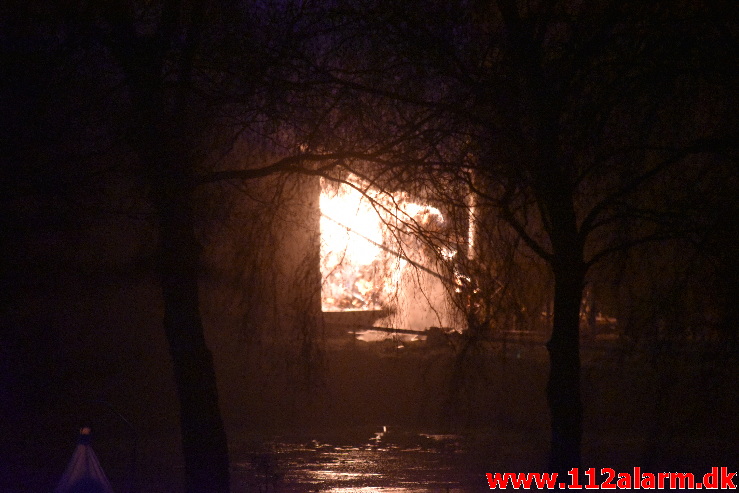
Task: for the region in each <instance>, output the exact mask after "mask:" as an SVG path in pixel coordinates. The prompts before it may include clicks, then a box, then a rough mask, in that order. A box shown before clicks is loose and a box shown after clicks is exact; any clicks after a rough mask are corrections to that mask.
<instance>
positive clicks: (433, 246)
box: [320, 176, 462, 331]
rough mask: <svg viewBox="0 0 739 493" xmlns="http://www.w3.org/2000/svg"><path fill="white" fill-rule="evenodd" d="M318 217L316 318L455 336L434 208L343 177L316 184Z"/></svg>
mask: <svg viewBox="0 0 739 493" xmlns="http://www.w3.org/2000/svg"><path fill="white" fill-rule="evenodd" d="M320 210H321V220H320V229H321V247H320V248H321V256H320V258H321V266H320V267H321V276H322V289H321V304H322V309H323V311H324V313H329V314H331V313H333V314H336V313H337V312H344V313H346V312H354V313H355V315H356V317H355V319H356V320H360V319H361V320H363V322H364V323H365V324H367V325H371V324H374V325H375V326H380V327H392V328H395V329H404V330H411V331H413V330H417V331H423V330H426V329H428V328H429V327H432V326H436V327H453V328H459V329H461V328H462V325H461V323H460V320H461V319H460V317H459V316H458V314H457V313H456V310H455V309H454V307H453V303H452V300H451V298H450V296H449V293H448V291H447V284H448V278H449V277H450V276H449V275H448V270H449V265H448V264H449V263H448V262H446V261H445V259H451V258H452V257H454V255H456V251H455V250H454V249H453V248H452V247H450V246H449V245H448V242H446V241H444V240H443V238H444V230H445V218H444V216H443V214H442V212H441V211H440V210H439V209H438V208H436V207H433V206H432V205H430V204H424V203H422V202H420V201H414V200H412V198H411V197H410V195H409V194H407V193H405V192H393V193H390V192H384V191H381V190H378V189H376V188H373V187H370V186H369V185H368V184H366V183H364V182H363V181H362V180H360V179H358V178H357V177H354V176H350V177H348V178H347V179H346V180H344V181H343V182H340V183H337V182H331V181H328V180H322V182H321V197H320ZM345 319H346V318H345Z"/></svg>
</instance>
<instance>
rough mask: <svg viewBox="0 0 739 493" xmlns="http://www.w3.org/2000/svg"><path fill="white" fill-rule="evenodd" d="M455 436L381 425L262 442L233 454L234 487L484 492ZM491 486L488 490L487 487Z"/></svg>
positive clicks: (355, 492)
mask: <svg viewBox="0 0 739 493" xmlns="http://www.w3.org/2000/svg"><path fill="white" fill-rule="evenodd" d="M468 452H469V451H468V450H466V449H465V446H464V439H463V438H462V437H461V436H459V435H435V434H422V433H410V432H404V431H396V430H395V429H391V428H389V427H380V428H379V429H378V430H377V431H375V432H368V433H367V434H366V435H365V436H364V438H363V439H362V437H352V438H347V437H331V438H324V439H321V440H318V439H311V440H299V439H289V438H285V437H281V438H276V439H274V440H272V441H269V442H267V443H264V444H262V447H261V450H260V451H259V453H256V452H246V453H243V454H242V457H234V459H235V464H234V471H233V476H234V480H235V482H236V484H235V488H234V490H235V491H263V492H268V491H269V492H272V491H275V492H288V493H292V492H317V491H320V492H332V493H367V492H381V493H429V492H440V493H446V492H449V493H471V492H476V491H485V490H486V489H487V488H485V486H487V485H486V482H485V476H484V473H483V472H480V471H474V470H473V467H471V465H470V461H469V453H468ZM488 491H489V490H488Z"/></svg>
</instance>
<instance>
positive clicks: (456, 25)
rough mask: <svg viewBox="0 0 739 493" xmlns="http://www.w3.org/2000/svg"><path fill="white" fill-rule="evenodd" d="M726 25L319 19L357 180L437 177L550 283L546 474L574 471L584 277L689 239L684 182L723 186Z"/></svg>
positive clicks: (436, 11) (439, 11)
mask: <svg viewBox="0 0 739 493" xmlns="http://www.w3.org/2000/svg"><path fill="white" fill-rule="evenodd" d="M730 11H731V9H730V7H729V5H728V4H727V3H726V2H715V3H714V4H712V7H706V6H699V5H692V4H691V5H679V6H677V5H673V4H670V5H667V4H664V3H659V2H656V3H648V4H643V3H638V2H599V3H597V4H590V3H588V4H580V3H576V2H566V1H563V2H546V3H531V2H518V1H515V0H500V1H497V2H489V3H481V2H432V3H430V4H429V3H427V2H424V3H420V2H410V3H408V2H406V3H403V4H402V5H392V6H390V5H385V4H378V3H374V2H365V3H360V4H357V3H356V2H352V4H351V5H350V4H342V3H339V5H338V6H337V7H336V8H335V9H333V10H331V11H330V13H329V14H328V15H326V19H328V20H327V21H326V22H327V23H332V22H333V24H332V26H333V33H334V40H337V41H336V43H335V45H333V46H335V49H334V50H325V51H324V52H322V53H321V55H322V56H321V57H318V58H317V59H316V62H315V67H314V71H315V72H314V73H315V74H316V75H315V77H316V78H317V79H319V80H323V81H324V83H325V84H331V85H333V86H334V87H336V88H337V89H336V91H337V93H339V94H341V93H342V92H341V91H343V94H345V95H346V96H344V100H345V101H350V103H349V104H346V105H345V106H342V107H341V109H337V108H335V107H334V108H333V109H332V111H333V112H334V113H335V114H337V115H341V119H340V118H338V117H337V121H341V123H342V124H345V125H344V127H343V128H349V129H350V131H351V132H354V134H355V135H356V136H357V141H358V142H361V145H363V146H365V148H372V147H371V144H369V142H375V147H374V148H375V149H382V150H383V152H384V153H385V158H384V159H383V161H384V162H382V163H379V164H380V165H379V166H378V167H377V168H375V170H376V171H375V173H374V175H373V174H372V172H368V174H369V175H372V176H373V181H375V182H377V183H382V182H383V181H385V182H386V183H392V182H393V180H395V183H405V184H408V183H412V182H414V181H418V180H419V177H420V176H421V174H423V173H425V174H426V175H427V176H428V175H434V174H437V175H438V174H441V175H448V176H453V177H454V178H452V179H451V180H449V179H448V180H447V181H446V184H445V186H448V183H450V182H451V181H455V182H456V183H458V184H459V188H458V189H460V190H464V189H465V188H466V190H468V191H469V193H470V194H471V195H472V196H473V197H474V202H475V204H476V206H475V207H476V214H477V215H478V216H479V222H480V224H481V225H485V224H493V223H495V224H498V225H500V224H503V225H504V226H505V230H507V231H506V232H505V233H504V237H505V236H507V237H515V238H517V239H518V240H519V241H520V243H521V245H523V246H525V248H526V249H527V250H528V251H530V252H533V253H534V254H536V255H537V256H538V257H540V258H541V259H542V260H543V261H544V262H546V264H548V266H549V268H550V269H551V275H552V278H553V283H554V302H553V320H552V332H551V338H550V339H549V342H548V343H547V349H548V351H549V356H550V374H549V383H548V388H547V398H548V403H549V408H550V412H551V427H552V439H551V455H550V459H551V463H550V466H551V469H552V470H553V471H557V472H560V473H564V472H565V471H567V470H569V469H570V468H572V467H579V466H580V465H581V457H580V454H581V452H580V449H581V447H580V444H581V439H582V402H581V394H580V366H581V364H580V308H581V299H582V295H583V288H584V285H585V282H586V276H587V274H588V272H589V271H590V270H591V268H592V267H593V266H594V265H596V264H599V263H600V262H603V261H606V260H608V259H612V258H613V256H614V255H616V254H617V253H618V252H623V251H627V250H629V249H631V248H634V247H636V246H639V245H649V244H651V243H660V242H665V241H669V240H671V239H674V238H686V237H689V236H691V235H701V234H702V232H701V231H705V230H701V228H700V225H699V224H697V223H696V222H695V221H692V220H691V219H692V217H693V216H692V214H693V213H694V212H695V209H691V207H693V206H694V205H695V201H696V197H700V194H699V195H696V193H695V190H693V189H689V188H686V187H685V186H684V184H685V181H684V180H686V179H687V180H698V181H699V182H701V183H712V178H711V177H716V176H721V175H723V174H724V173H725V172H727V170H728V174H729V175H731V171H730V170H731V169H733V168H732V166H733V165H732V164H731V162H732V161H731V159H732V158H731V154H732V153H735V144H734V143H733V142H735V140H736V136H737V130H736V119H735V115H732V114H731V112H730V111H728V110H727V106H731V104H726V101H731V98H732V96H731V90H730V87H731V86H732V85H733V84H735V82H736V75H735V73H734V72H733V71H732V70H731V69H728V68H727V66H726V65H725V64H724V60H731V59H733V55H731V49H732V48H729V47H734V48H735V47H736V46H737V39H736V36H735V35H734V34H732V32H731V29H730V28H729V24H728V23H727V21H726V19H728V18H730V17H731V16H730V15H729V14H730ZM326 32H332V31H331V29H330V28H327V29H326ZM732 81H733V82H732ZM338 104H341V102H340V103H337V106H338ZM685 115H690V117H688V118H685ZM331 123H335V121H332V122H331ZM346 124H349V126H348V127H347V126H346ZM350 135H351V133H350ZM318 145H326V146H328V147H329V148H330V143H326V144H318ZM429 181H433V180H429ZM441 182H442V181H439V183H441ZM714 186H715V184H714ZM700 193H702V194H705V193H712V192H711V191H710V190H703V191H701V192H700ZM481 214H487V215H488V217H487V218H486V217H484V216H480V215H481ZM498 238H500V236H498ZM481 248H483V250H484V249H489V250H493V249H495V248H496V245H495V244H490V245H485V246H483V247H481Z"/></svg>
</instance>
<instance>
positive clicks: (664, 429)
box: [0, 340, 739, 492]
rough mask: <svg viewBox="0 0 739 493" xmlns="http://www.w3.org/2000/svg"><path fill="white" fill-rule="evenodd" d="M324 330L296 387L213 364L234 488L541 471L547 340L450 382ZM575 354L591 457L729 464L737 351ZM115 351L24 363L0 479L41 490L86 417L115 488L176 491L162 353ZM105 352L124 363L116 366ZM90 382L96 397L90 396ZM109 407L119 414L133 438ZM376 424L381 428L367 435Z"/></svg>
mask: <svg viewBox="0 0 739 493" xmlns="http://www.w3.org/2000/svg"><path fill="white" fill-rule="evenodd" d="M330 342H331V344H330V345H329V351H328V353H327V355H328V357H327V361H326V368H327V373H326V374H324V377H325V378H324V380H323V384H322V385H317V386H315V387H313V388H312V389H308V390H304V391H303V392H291V391H286V390H285V389H286V388H287V387H281V386H280V385H277V386H268V385H266V382H267V381H272V382H275V381H283V382H284V381H286V380H285V379H282V377H280V376H277V375H272V376H269V375H267V374H264V375H254V374H252V375H241V376H240V378H237V377H235V376H234V375H232V374H230V373H229V372H227V371H223V370H222V371H221V373H222V374H223V375H224V377H222V378H221V386H222V389H223V390H222V400H223V412H224V416H225V419H226V423H227V427H228V429H229V441H230V446H231V449H232V474H233V483H234V491H236V492H238V491H251V490H248V489H247V488H248V487H250V486H251V488H252V490H253V488H254V486H255V485H259V484H262V483H261V481H262V479H261V478H263V477H265V476H264V474H266V472H265V471H267V472H269V471H272V470H274V471H277V472H278V473H277V474H276V475H275V476H274V481H273V482H272V483H270V484H271V485H272V486H274V487H276V490H275V491H307V490H301V488H305V487H306V485H307V486H309V487H310V489H311V490H313V489H319V490H324V491H335V492H340V491H346V492H348V491H370V490H374V491H388V492H389V491H393V490H391V489H385V490H383V489H381V488H382V487H385V488H390V487H401V486H402V487H404V488H406V489H405V490H403V489H400V490H396V491H444V488H446V487H447V486H448V487H450V488H451V489H450V491H455V489H454V488H457V490H456V491H484V490H485V487H484V486H485V485H484V474H485V473H486V472H495V471H509V472H530V471H532V472H535V471H544V470H545V467H546V454H547V446H548V433H549V429H548V421H547V420H548V417H547V410H546V404H545V401H544V385H545V377H546V358H545V353H544V349H543V348H542V347H540V346H538V345H530V344H525V345H515V344H514V345H508V346H507V347H506V348H505V350H504V349H503V348H501V347H500V346H499V345H497V346H493V345H491V346H488V347H487V348H486V349H485V351H483V352H482V353H480V354H479V355H478V356H476V357H475V358H473V361H469V362H467V363H466V364H467V365H468V366H466V369H465V372H464V373H465V377H464V378H460V379H458V380H454V377H453V375H454V371H453V369H454V368H455V366H454V364H453V361H452V359H451V357H450V353H449V352H447V351H444V350H439V349H437V350H432V349H428V348H426V347H424V346H423V345H422V344H417V345H416V346H410V347H405V348H402V349H398V348H396V347H395V345H393V344H391V343H374V344H366V343H357V344H355V345H352V344H351V343H349V342H348V340H344V341H336V340H334V341H330ZM583 354H584V360H585V365H584V371H583V391H584V402H585V442H584V444H583V454H584V462H585V465H586V466H587V467H589V466H595V467H612V468H614V469H616V470H617V471H619V470H623V471H628V470H631V469H632V468H633V467H634V466H637V465H638V466H641V467H643V468H644V470H651V471H654V472H660V471H685V472H694V473H696V474H703V473H704V472H708V471H709V470H710V467H713V466H719V467H720V466H726V467H729V469H733V470H736V469H737V466H738V465H739V463H738V462H737V457H739V419H737V409H739V407H737V405H738V404H739V388H738V386H737V385H736V375H737V374H739V372H738V371H737V370H739V365H737V360H736V358H733V359H732V358H729V357H726V356H724V355H722V354H723V353H722V352H721V350H720V348H713V349H712V350H710V351H706V350H705V348H702V349H701V348H699V347H698V346H696V345H693V347H689V346H688V347H686V346H680V347H674V348H672V349H670V350H669V351H667V350H665V351H663V352H662V353H659V354H657V353H649V352H644V351H637V350H634V351H623V350H622V345H621V344H619V343H617V342H613V341H611V342H601V343H598V344H594V345H590V346H588V347H587V348H586V349H585V350H584V351H583ZM120 358H121V359H120V360H116V359H115V358H113V360H112V361H108V359H110V358H107V359H106V358H98V359H97V360H96V359H94V358H93V363H94V364H93V363H90V361H86V360H85V358H80V359H78V360H76V361H75V362H74V363H75V364H70V363H69V362H68V361H66V363H65V361H61V360H60V361H56V364H58V365H59V367H58V368H57V370H58V371H57V372H56V373H53V372H51V373H46V374H45V377H44V378H46V379H48V380H49V385H47V386H44V385H41V386H40V387H39V385H40V383H39V381H38V380H40V381H43V380H44V378H40V377H39V375H32V374H27V375H26V377H27V378H28V382H29V383H34V382H35V383H34V385H36V386H37V387H38V388H35V390H34V391H33V392H27V393H26V394H25V396H24V397H23V398H16V399H15V400H14V401H5V403H4V406H5V409H3V412H4V414H6V416H8V419H5V420H3V424H2V441H1V442H0V491H3V492H48V491H50V490H51V489H52V488H53V486H54V485H55V483H56V481H57V480H58V478H59V477H60V476H61V474H62V472H63V470H64V467H65V466H66V462H67V460H68V459H69V457H70V456H71V453H72V450H73V448H74V443H75V439H76V433H77V430H78V428H79V426H81V424H83V421H84V422H85V423H89V424H91V426H92V427H93V430H94V433H95V440H94V448H95V450H96V452H97V454H98V457H99V459H100V461H101V463H102V465H103V468H104V469H105V470H106V473H107V474H108V476H109V478H110V480H111V482H112V483H113V484H114V486H115V487H116V491H128V488H129V486H130V485H129V484H128V482H127V481H129V479H130V478H131V477H135V478H136V486H137V487H138V489H139V490H138V491H141V492H158V491H179V490H181V488H182V473H183V468H182V460H181V456H180V454H179V443H178V440H179V436H178V430H177V421H176V414H175V413H174V412H173V411H172V409H174V407H173V403H174V394H173V389H172V384H171V381H170V376H169V373H168V371H167V366H168V363H167V362H166V361H167V360H166V358H162V359H161V360H159V361H156V360H155V359H154V358H152V359H151V360H148V361H146V360H144V359H140V360H139V362H140V364H139V365H133V366H132V365H130V362H126V361H124V360H125V358H126V356H125V355H124V356H121V357H120ZM42 363H45V362H42ZM90 364H93V367H94V370H93V369H91V367H90V366H89V365H90ZM116 365H122V366H121V368H125V372H123V373H121V372H120V371H118V372H116V371H117V370H116ZM151 368H157V369H158V371H154V372H152V371H151ZM119 370H120V369H119ZM124 376H125V378H123V377H124ZM82 382H86V383H87V387H85V385H83V383H82ZM142 382H143V383H142ZM73 383H74V384H73ZM60 384H66V386H60ZM239 386H240V387H239ZM246 387H250V388H255V389H257V392H255V393H249V392H245V388H246ZM450 389H454V390H455V392H456V393H452V392H451V391H450ZM96 393H97V395H98V396H101V397H103V398H105V400H106V403H105V404H103V403H101V402H97V401H94V402H92V401H89V400H88V399H89V398H90V397H93V396H95V394H96ZM243 395H251V399H246V400H245V399H243V398H241V397H240V396H243ZM308 396H311V398H310V399H308ZM452 403H453V404H454V405H451V404H452ZM11 404H12V405H13V406H12V408H11ZM110 407H112V408H114V409H115V410H116V411H117V412H120V413H121V414H123V415H125V416H126V417H127V419H128V420H129V421H130V422H131V424H132V425H133V429H134V430H135V434H136V435H135V438H134V434H133V433H132V431H131V429H130V428H129V427H128V426H127V425H126V424H125V423H124V422H123V421H122V420H121V419H120V418H119V417H118V416H117V415H116V414H115V413H114V412H113V411H111V410H110ZM383 426H386V427H387V429H388V430H390V432H391V433H388V434H386V435H382V437H381V438H382V439H381V440H377V435H376V434H377V433H379V432H381V431H382V430H383ZM429 436H442V437H446V438H443V439H441V440H434V439H430V438H428V437H429ZM134 443H136V445H137V451H136V455H137V457H136V463H135V470H134V469H132V467H133V464H132V457H133V454H134V452H133V447H134ZM260 464H262V465H261V466H260ZM439 464H444V468H442V469H440V466H439ZM440 471H441V472H440ZM270 474H271V473H270ZM270 477H271V476H270ZM478 480H479V481H482V482H481V483H477V481H478ZM270 481H272V480H271V479H270ZM362 486H365V487H367V488H372V489H370V490H361V489H360V487H362ZM478 486H479V487H480V489H478ZM342 488H343V489H342ZM418 488H422V489H418ZM257 491H258V490H257Z"/></svg>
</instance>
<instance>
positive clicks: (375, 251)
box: [320, 181, 402, 311]
mask: <svg viewBox="0 0 739 493" xmlns="http://www.w3.org/2000/svg"><path fill="white" fill-rule="evenodd" d="M352 183H353V184H355V186H356V188H355V187H354V186H352V185H349V184H340V185H336V186H329V184H327V183H325V182H322V185H323V186H322V193H321V199H320V208H321V274H322V277H323V279H324V282H323V286H322V296H321V298H322V304H323V309H324V310H326V311H332V310H347V309H357V310H378V309H381V308H382V306H383V304H384V302H385V300H386V299H387V297H388V295H389V290H390V284H391V282H392V278H393V275H392V274H393V272H392V271H393V270H394V269H393V267H395V269H396V270H397V268H398V267H399V264H400V263H401V262H402V260H401V259H399V258H397V256H396V258H392V255H390V254H389V253H388V252H387V251H386V250H385V249H384V248H383V247H385V243H386V237H387V232H386V231H385V230H386V226H385V225H384V223H383V220H382V217H381V215H380V212H379V211H378V206H379V203H378V202H377V200H378V198H379V194H377V193H376V192H369V191H368V192H365V193H362V192H360V190H359V189H358V188H359V186H358V185H359V182H358V181H353V182H352Z"/></svg>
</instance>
